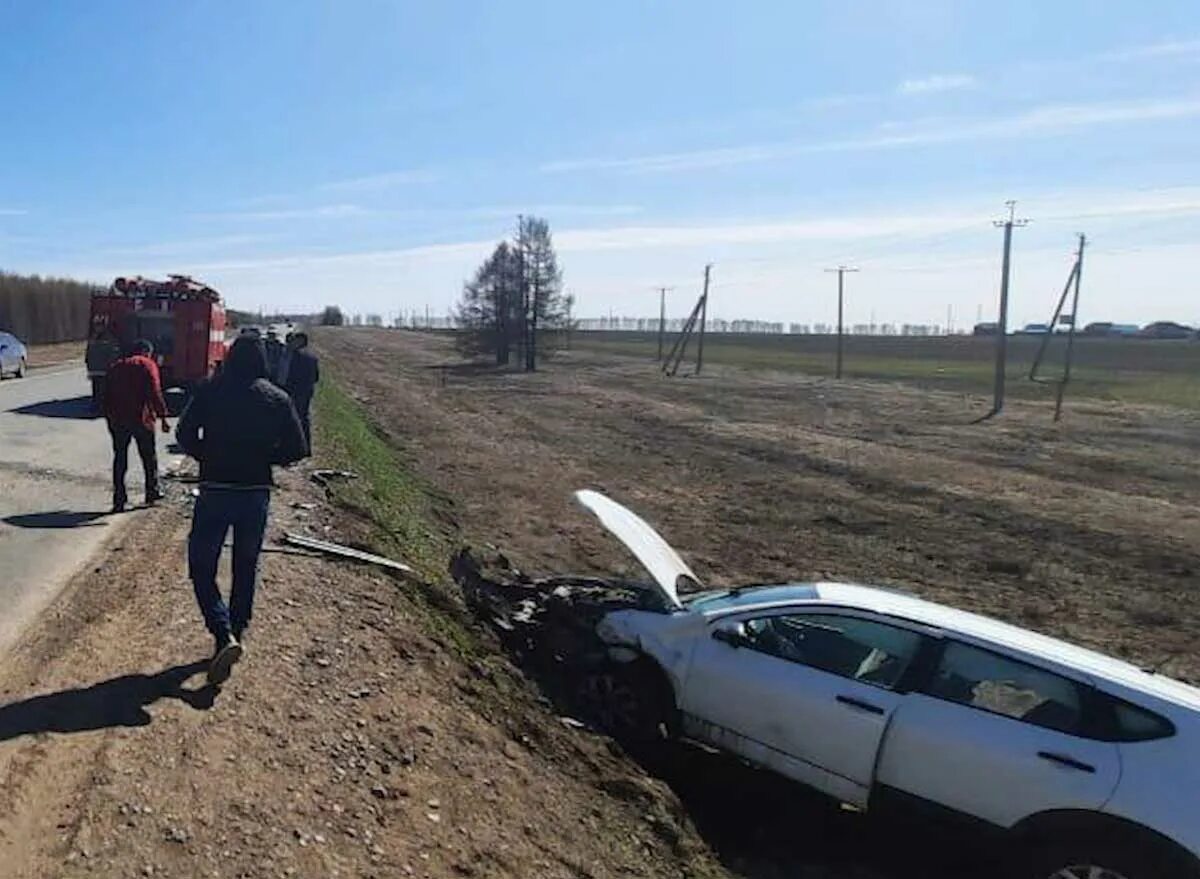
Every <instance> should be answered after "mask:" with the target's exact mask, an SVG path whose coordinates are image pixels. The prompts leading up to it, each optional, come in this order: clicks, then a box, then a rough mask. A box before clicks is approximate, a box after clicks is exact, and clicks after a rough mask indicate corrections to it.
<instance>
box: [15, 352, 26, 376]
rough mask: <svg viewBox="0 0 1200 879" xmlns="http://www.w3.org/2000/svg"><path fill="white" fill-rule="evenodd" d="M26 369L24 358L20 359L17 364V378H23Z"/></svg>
mask: <svg viewBox="0 0 1200 879" xmlns="http://www.w3.org/2000/svg"><path fill="white" fill-rule="evenodd" d="M27 367H28V364H27V363H26V362H25V358H24V357H22V358H21V359H20V361H19V362H18V363H17V378H25V370H26V368H27Z"/></svg>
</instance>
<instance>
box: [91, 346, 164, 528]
mask: <svg viewBox="0 0 1200 879" xmlns="http://www.w3.org/2000/svg"><path fill="white" fill-rule="evenodd" d="M153 351H154V349H153V347H152V346H151V345H150V343H149V342H147V341H145V340H143V339H139V340H138V341H136V342H134V343H133V345H131V346H130V348H129V349H128V350H127V351H126V353H125V356H123V357H121V358H120V359H119V360H117V361H116V362H115V363H114V364H113V365H112V366H110V367H109V368H108V375H107V376H106V378H105V385H106V387H105V395H104V415H105V418H106V419H107V420H108V432H109V434H110V435H111V436H112V446H113V512H114V513H120V512H123V511H124V510H125V505H126V504H127V503H128V502H129V496H128V494H126V492H125V472H126V471H127V470H128V469H129V441H130V440H133V441H134V442H135V443H137V450H138V455H139V456H140V457H141V459H142V468H143V469H144V470H145V472H146V504H147V505H150V504H153V503H154V502H155V501H157V500H160V499H161V498H162V492H161V491H159V488H158V450H157V448H156V447H155V440H154V422H155V421H159V422H160V423H161V424H162V431H163V433H168V432H169V431H170V430H171V425H170V423H169V422H168V421H167V403H166V401H165V400H164V399H163V392H162V379H161V378H160V377H159V374H158V364H157V363H155V362H154V360H153V359H152V358H151V357H150V355H151V354H152V353H153Z"/></svg>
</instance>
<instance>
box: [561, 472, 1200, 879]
mask: <svg viewBox="0 0 1200 879" xmlns="http://www.w3.org/2000/svg"><path fill="white" fill-rule="evenodd" d="M577 498H578V499H579V501H580V502H581V503H582V504H583V505H584V506H586V507H587V508H589V509H590V510H591V511H592V512H593V513H595V514H596V515H597V516H598V517H599V518H600V520H601V522H602V523H603V524H604V525H605V527H607V528H608V529H609V530H610V531H611V532H613V533H614V534H615V535H616V536H617V537H618V538H619V539H620V540H621V541H622V542H623V543H625V544H626V545H627V546H628V547H629V548H630V550H631V551H632V552H633V553H634V555H636V556H637V557H638V559H639V560H640V561H641V562H642V563H643V564H644V565H645V567H646V568H647V570H648V571H649V572H650V574H651V576H652V577H653V578H654V581H655V583H656V586H655V587H654V588H656V589H657V590H658V591H659V593H660V597H661V599H662V601H661V603H662V605H663V610H662V612H655V611H653V610H637V609H622V610H617V611H613V612H610V613H608V614H607V615H605V616H604V617H603V618H602V619H601V621H600V623H599V624H598V626H597V629H596V631H597V634H598V635H599V637H600V638H601V640H602V641H604V642H605V644H607V645H608V647H609V653H610V655H611V657H612V659H613V662H612V663H611V664H610V665H609V666H607V670H606V671H605V672H604V673H602V674H600V675H597V676H595V677H593V678H592V679H591V681H590V684H589V687H590V688H591V690H592V693H591V695H592V697H593V698H594V699H595V700H596V702H598V703H599V704H601V705H602V706H603V707H602V711H603V712H604V713H605V720H606V721H607V722H608V723H609V724H611V725H612V726H613V727H614V728H615V731H617V732H618V733H620V732H624V733H625V734H627V735H631V736H636V735H639V734H641V735H648V734H652V733H653V731H655V730H663V731H667V730H669V731H670V732H673V733H676V734H679V735H681V736H684V737H687V738H690V739H695V740H699V741H702V742H705V743H707V744H709V745H712V746H715V747H717V748H719V749H722V750H724V751H727V752H731V753H733V754H735V755H738V756H740V757H742V758H745V759H746V760H749V761H751V762H753V763H755V764H758V765H761V766H765V767H768V768H770V769H773V770H775V771H777V772H779V773H781V774H783V775H785V776H788V777H790V778H792V779H795V780H796V781H800V782H803V783H804V784H807V785H810V786H812V787H814V788H817V789H819V790H821V791H824V792H825V793H827V794H829V795H830V796H832V797H835V798H837V799H838V800H840V801H842V802H844V803H848V804H851V805H853V806H856V807H860V808H870V809H871V810H875V809H880V808H883V809H886V808H888V807H891V806H900V807H901V808H903V809H904V811H905V813H906V814H912V813H913V812H914V811H915V810H916V809H919V808H925V809H928V810H929V811H930V812H932V813H936V814H938V815H942V816H955V817H961V818H965V819H967V820H968V823H970V824H973V825H978V826H980V827H987V828H992V829H997V830H1000V831H1002V832H1004V833H1006V834H1010V836H1009V837H1007V838H1006V841H1007V840H1010V841H1011V844H1006V845H1005V846H1004V848H1005V849H1006V850H1007V851H1008V852H1014V853H1016V852H1019V854H1018V855H1017V856H1016V857H1015V858H1014V864H1013V870H1014V872H1013V875H1014V876H1018V877H1022V879H1192V877H1200V689H1196V688H1194V687H1191V686H1188V685H1186V684H1183V683H1180V682H1178V681H1174V680H1171V679H1169V678H1165V677H1162V676H1161V675H1156V674H1152V673H1149V672H1146V671H1143V670H1141V669H1138V668H1136V667H1134V666H1132V665H1129V664H1127V663H1124V662H1120V661H1118V660H1115V659H1111V658H1109V657H1106V656H1103V655H1101V654H1098V653H1094V652H1091V651H1088V650H1084V649H1082V648H1079V647H1075V646H1072V645H1070V644H1067V643H1064V642H1062V641H1057V640H1055V639H1053V638H1048V637H1044V636H1042V635H1038V634H1035V633H1033V632H1030V631H1027V630H1025V629H1021V628H1018V627H1015V626H1010V625H1007V624H1005V623H1001V622H998V621H996V620H992V619H988V618H986V617H982V616H977V615H975V614H970V613H965V612H963V611H959V610H955V609H953V608H950V607H946V606H943V605H938V604H933V603H931V602H927V601H922V600H920V599H917V598H913V597H910V596H907V595H903V594H899V593H897V592H894V591H888V590H885V589H876V588H868V587H865V586H854V585H848V584H843V583H808V584H793V585H785V586H750V587H745V588H738V589H732V590H704V589H703V588H702V587H701V586H700V584H699V581H698V580H697V578H696V576H695V574H693V573H692V572H691V570H690V569H689V568H688V566H687V565H686V564H685V563H684V562H683V560H682V559H680V557H679V556H678V554H677V553H676V552H675V551H674V550H673V549H671V547H670V546H668V545H667V544H666V543H665V542H664V541H663V539H662V538H661V537H660V536H659V535H658V534H657V533H655V531H654V530H653V529H652V528H650V526H649V525H647V524H646V523H645V522H643V521H642V520H641V519H639V518H638V517H637V516H635V515H634V514H633V513H631V512H630V511H628V510H627V509H625V508H624V507H622V506H620V505H619V504H616V503H614V502H613V501H611V500H609V499H608V498H606V497H605V496H603V495H601V494H598V493H596V492H590V491H584V492H579V493H578V494H577ZM681 586H685V587H687V588H689V589H690V590H691V591H690V592H689V593H688V594H686V595H684V596H681V595H680V587H681Z"/></svg>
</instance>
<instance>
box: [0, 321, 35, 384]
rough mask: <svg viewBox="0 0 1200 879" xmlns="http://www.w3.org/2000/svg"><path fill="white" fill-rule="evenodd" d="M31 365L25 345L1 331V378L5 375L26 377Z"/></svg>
mask: <svg viewBox="0 0 1200 879" xmlns="http://www.w3.org/2000/svg"><path fill="white" fill-rule="evenodd" d="M28 365H29V351H28V349H27V348H26V347H25V343H24V342H22V341H21V340H20V339H18V338H17V337H16V336H14V335H13V334H12V333H6V332H4V331H3V330H0V378H4V376H5V375H15V376H16V377H17V378H24V377H25V370H26V368H27V367H28Z"/></svg>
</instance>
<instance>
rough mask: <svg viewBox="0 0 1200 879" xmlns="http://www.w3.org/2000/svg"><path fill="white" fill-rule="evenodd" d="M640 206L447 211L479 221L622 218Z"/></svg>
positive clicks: (528, 206) (638, 212) (576, 206)
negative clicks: (521, 217) (519, 217)
mask: <svg viewBox="0 0 1200 879" xmlns="http://www.w3.org/2000/svg"><path fill="white" fill-rule="evenodd" d="M641 212H642V207H641V205H633V204H613V205H604V204H596V205H589V204H542V205H496V206H494V207H478V208H467V209H465V210H463V211H461V212H456V211H449V212H448V213H450V214H452V215H453V214H456V213H461V214H462V215H463V216H467V217H476V218H479V219H488V220H493V219H502V218H504V217H514V218H515V217H516V216H517V215H518V214H527V215H532V216H536V217H550V218H554V217H561V216H572V217H624V216H630V215H632V214H640V213H641Z"/></svg>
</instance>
